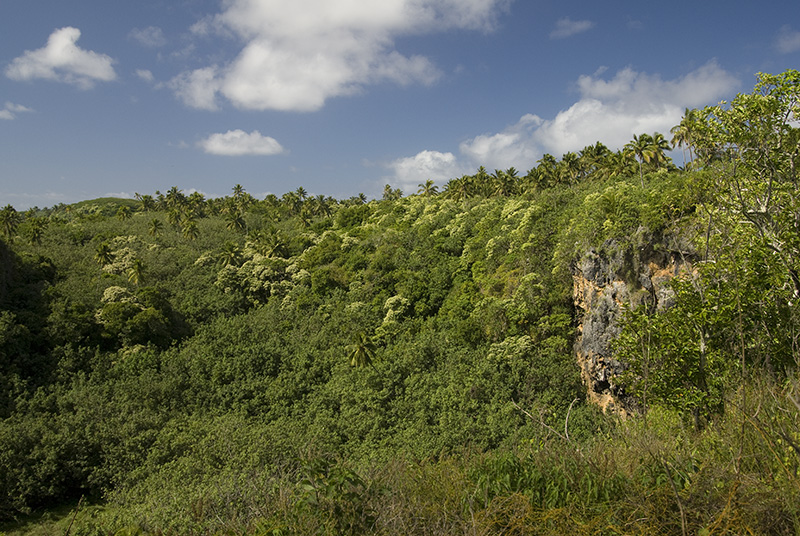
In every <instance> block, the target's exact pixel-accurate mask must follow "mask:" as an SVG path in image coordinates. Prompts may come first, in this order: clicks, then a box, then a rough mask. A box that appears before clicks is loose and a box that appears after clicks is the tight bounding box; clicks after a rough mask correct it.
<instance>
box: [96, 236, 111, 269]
mask: <svg viewBox="0 0 800 536" xmlns="http://www.w3.org/2000/svg"><path fill="white" fill-rule="evenodd" d="M94 260H95V261H97V264H99V265H100V266H105V265H107V264H111V262H112V261H113V260H114V252H113V251H111V246H110V245H109V244H108V242H101V243H99V244H97V248H96V249H95V254H94Z"/></svg>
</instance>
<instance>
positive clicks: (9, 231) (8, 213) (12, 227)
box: [0, 205, 22, 242]
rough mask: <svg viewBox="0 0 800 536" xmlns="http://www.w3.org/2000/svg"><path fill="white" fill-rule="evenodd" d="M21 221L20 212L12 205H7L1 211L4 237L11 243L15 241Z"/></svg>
mask: <svg viewBox="0 0 800 536" xmlns="http://www.w3.org/2000/svg"><path fill="white" fill-rule="evenodd" d="M21 220H22V217H21V216H20V215H19V212H17V211H16V209H15V208H14V207H12V206H11V205H6V206H4V207H3V208H2V209H0V227H2V229H3V235H5V237H6V240H8V241H9V242H11V241H12V240H13V238H14V234H15V233H16V232H17V227H18V226H19V224H20V221H21Z"/></svg>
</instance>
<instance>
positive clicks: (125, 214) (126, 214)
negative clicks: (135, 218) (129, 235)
mask: <svg viewBox="0 0 800 536" xmlns="http://www.w3.org/2000/svg"><path fill="white" fill-rule="evenodd" d="M130 217H131V207H129V206H128V205H122V206H121V207H119V208H118V209H117V218H119V221H125V220H127V219H128V218H130Z"/></svg>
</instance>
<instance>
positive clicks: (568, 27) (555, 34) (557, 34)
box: [550, 17, 594, 39]
mask: <svg viewBox="0 0 800 536" xmlns="http://www.w3.org/2000/svg"><path fill="white" fill-rule="evenodd" d="M593 27H594V22H592V21H590V20H572V19H570V18H569V17H565V18H563V19H559V20H558V22H556V27H555V29H554V30H553V31H552V32H550V39H564V38H565V37H570V36H573V35H575V34H579V33H583V32H585V31H588V30H590V29H592V28H593Z"/></svg>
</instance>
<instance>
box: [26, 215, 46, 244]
mask: <svg viewBox="0 0 800 536" xmlns="http://www.w3.org/2000/svg"><path fill="white" fill-rule="evenodd" d="M28 222H29V227H28V240H29V241H30V243H31V244H35V245H38V244H41V243H42V235H44V231H45V229H47V224H48V220H47V218H31V219H30V220H28Z"/></svg>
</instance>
